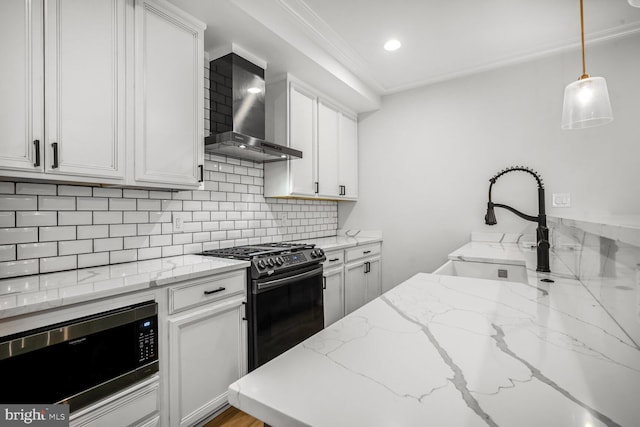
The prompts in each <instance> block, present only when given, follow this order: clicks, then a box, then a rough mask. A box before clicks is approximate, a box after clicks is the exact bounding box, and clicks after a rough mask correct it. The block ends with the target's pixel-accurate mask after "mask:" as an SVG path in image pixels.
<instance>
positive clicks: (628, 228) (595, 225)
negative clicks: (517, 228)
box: [547, 215, 640, 246]
mask: <svg viewBox="0 0 640 427" xmlns="http://www.w3.org/2000/svg"><path fill="white" fill-rule="evenodd" d="M547 219H548V220H549V222H550V223H551V224H553V223H554V222H556V223H559V224H562V225H565V226H568V227H576V228H580V229H582V230H584V231H586V232H589V233H591V234H596V235H598V236H603V237H607V238H609V239H612V240H618V241H621V242H624V243H627V244H629V245H633V246H640V215H600V216H591V217H585V218H579V217H558V216H548V217H547Z"/></svg>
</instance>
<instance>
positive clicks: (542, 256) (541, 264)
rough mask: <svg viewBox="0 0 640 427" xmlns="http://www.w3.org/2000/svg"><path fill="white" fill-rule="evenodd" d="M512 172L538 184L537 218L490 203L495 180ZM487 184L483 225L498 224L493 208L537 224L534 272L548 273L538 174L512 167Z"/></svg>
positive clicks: (547, 252) (544, 224)
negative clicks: (504, 210)
mask: <svg viewBox="0 0 640 427" xmlns="http://www.w3.org/2000/svg"><path fill="white" fill-rule="evenodd" d="M514 171H520V172H526V173H528V174H530V175H532V176H533V177H534V178H535V179H536V182H537V183H538V216H537V217H535V216H532V215H527V214H524V213H522V212H520V211H519V210H517V209H514V208H512V207H511V206H507V205H503V204H500V203H493V202H492V201H491V189H492V187H493V184H495V183H496V180H497V179H498V178H500V177H501V176H502V175H504V174H506V173H509V172H514ZM489 182H491V184H489V203H487V214H486V215H485V216H484V222H485V224H487V225H496V224H497V223H498V221H496V213H495V211H494V209H493V208H504V209H506V210H508V211H511V212H513V213H514V214H516V215H518V216H519V217H520V218H523V219H526V220H527V221H533V222H537V223H538V228H537V229H536V236H537V245H536V246H537V255H538V262H537V266H536V271H541V272H545V273H548V272H550V271H551V270H549V246H550V245H549V229H548V228H547V216H546V214H545V207H544V183H543V182H542V178H541V177H540V174H538V173H537V172H536V171H534V170H532V169H529V168H526V167H523V166H512V167H509V168H506V169H503V170H501V171H500V172H498V173H497V174H495V175H494V176H493V177H492V178H491V179H489Z"/></svg>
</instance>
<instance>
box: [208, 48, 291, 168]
mask: <svg viewBox="0 0 640 427" xmlns="http://www.w3.org/2000/svg"><path fill="white" fill-rule="evenodd" d="M209 73H210V75H209V79H210V89H209V100H210V109H211V111H210V122H211V135H209V136H207V137H206V138H205V146H204V147H205V151H206V152H207V153H211V154H218V155H223V156H228V157H233V158H236V159H244V160H251V161H254V162H275V161H282V160H288V159H296V158H302V151H298V150H295V149H293V148H289V147H286V146H283V145H279V144H275V143H273V142H268V141H265V140H264V138H265V102H264V96H265V83H264V70H263V69H262V68H260V67H258V66H257V65H255V64H253V63H251V62H249V61H247V60H246V59H244V58H242V57H240V56H238V55H236V54H235V53H230V54H228V55H225V56H223V57H221V58H218V59H214V60H213V61H211V62H210V63H209Z"/></svg>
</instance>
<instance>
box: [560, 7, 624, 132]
mask: <svg viewBox="0 0 640 427" xmlns="http://www.w3.org/2000/svg"><path fill="white" fill-rule="evenodd" d="M582 1H583V0H580V36H581V40H582V76H580V79H579V80H578V81H576V82H573V83H569V84H568V85H567V87H566V88H565V89H564V105H563V108H562V126H561V127H562V129H583V128H588V127H592V126H599V125H604V124H607V123H609V122H611V121H612V120H613V113H612V112H611V103H610V102H609V92H608V91H607V82H606V81H605V79H604V78H603V77H589V75H588V74H587V70H586V68H587V67H586V63H585V59H584V12H583V9H584V8H583V4H582Z"/></svg>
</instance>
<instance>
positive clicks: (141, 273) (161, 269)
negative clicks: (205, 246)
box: [0, 255, 249, 319]
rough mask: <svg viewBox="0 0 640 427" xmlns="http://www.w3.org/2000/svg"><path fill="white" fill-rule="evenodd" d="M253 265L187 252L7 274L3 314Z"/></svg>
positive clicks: (0, 287) (0, 302)
mask: <svg viewBox="0 0 640 427" xmlns="http://www.w3.org/2000/svg"><path fill="white" fill-rule="evenodd" d="M248 266H249V262H247V261H238V260H231V259H223V258H213V257H204V256H199V255H182V256H176V257H170V258H159V259H152V260H148V261H138V262H130V263H125V264H115V265H108V266H103V267H91V268H83V269H79V270H71V271H64V272H60V273H51V274H39V275H34V276H24V277H16V278H13V279H4V280H0V319H3V318H8V317H12V316H16V315H19V314H26V313H33V312H36V311H40V310H45V309H49V308H54V307H61V306H65V305H69V304H75V303H80V302H86V301H91V300H95V299H98V298H104V297H108V296H113V295H121V294H125V293H128V292H133V291H139V290H143V289H149V288H153V287H158V286H165V285H170V284H172V283H176V282H179V281H182V280H188V279H195V278H198V277H204V276H207V275H210V274H215V273H224V272H226V271H233V270H238V269H242V268H247V267H248Z"/></svg>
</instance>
